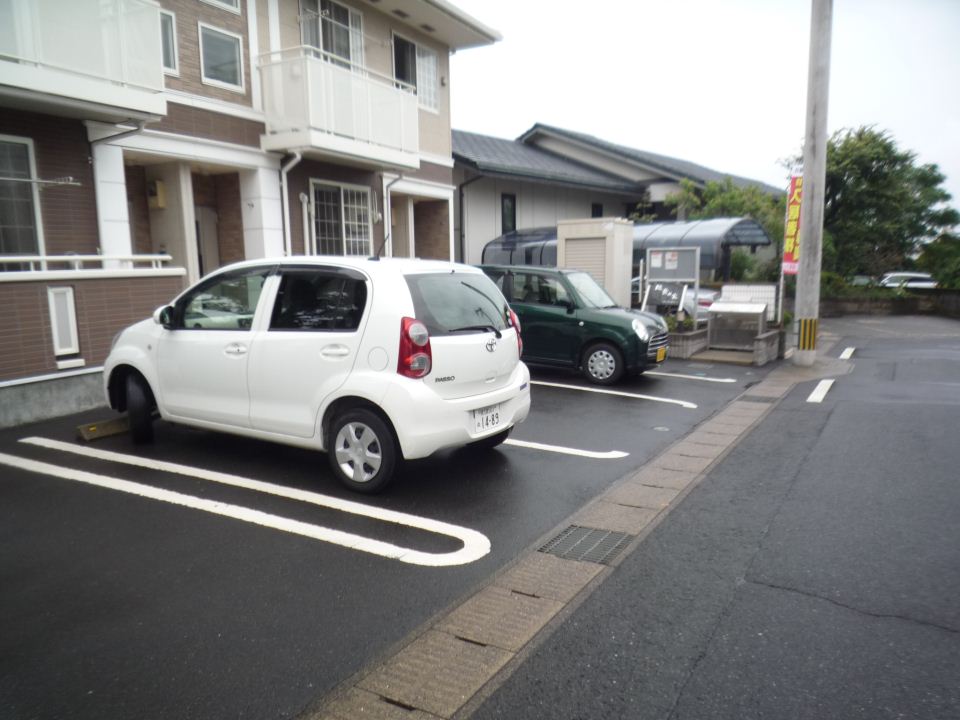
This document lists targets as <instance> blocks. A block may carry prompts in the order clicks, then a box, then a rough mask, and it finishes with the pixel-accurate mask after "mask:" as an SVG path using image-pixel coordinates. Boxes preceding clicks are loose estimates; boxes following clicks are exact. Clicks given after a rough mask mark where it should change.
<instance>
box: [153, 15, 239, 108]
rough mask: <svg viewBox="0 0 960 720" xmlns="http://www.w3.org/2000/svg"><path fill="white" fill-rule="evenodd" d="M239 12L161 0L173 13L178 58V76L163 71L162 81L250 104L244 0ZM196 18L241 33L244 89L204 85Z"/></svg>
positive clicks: (199, 92)
mask: <svg viewBox="0 0 960 720" xmlns="http://www.w3.org/2000/svg"><path fill="white" fill-rule="evenodd" d="M240 6H241V12H240V14H239V15H238V14H237V13H234V12H230V11H229V10H225V9H223V8H219V7H217V6H216V5H211V4H209V3H204V2H200V0H160V7H162V8H163V9H164V10H169V11H171V12H173V13H175V14H176V18H177V61H178V67H179V71H180V75H179V77H177V76H174V75H166V76H164V77H165V80H164V81H165V84H166V86H167V87H168V88H170V89H172V90H182V91H184V92H188V93H192V94H194V95H203V96H205V97H210V98H217V99H218V100H226V101H227V102H232V103H238V104H241V105H247V106H249V105H250V72H251V68H252V67H253V65H252V63H251V61H250V55H249V52H248V51H249V47H248V42H247V3H246V2H244V0H241V2H240ZM198 22H202V23H203V24H205V25H210V26H211V27H213V28H216V29H217V30H225V31H227V32H229V33H233V34H234V35H240V36H241V37H242V38H243V40H242V41H241V46H242V48H243V75H244V80H243V82H244V93H243V94H241V93H238V92H231V91H230V90H223V89H221V88H217V87H213V86H211V85H204V84H203V82H202V80H201V76H200V34H199V33H200V30H199V27H198V26H197V23H198Z"/></svg>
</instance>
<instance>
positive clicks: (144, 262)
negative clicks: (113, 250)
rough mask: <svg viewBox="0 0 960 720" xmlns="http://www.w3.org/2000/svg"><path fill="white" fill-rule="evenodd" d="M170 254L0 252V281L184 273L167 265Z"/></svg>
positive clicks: (171, 258)
mask: <svg viewBox="0 0 960 720" xmlns="http://www.w3.org/2000/svg"><path fill="white" fill-rule="evenodd" d="M172 260H173V257H172V256H170V255H167V254H152V255H151V254H142V255H74V254H71V253H67V254H66V255H0V283H2V282H17V281H21V280H34V279H36V278H37V277H38V276H40V275H43V276H46V275H56V276H58V277H67V276H69V277H76V278H77V279H81V278H84V277H114V276H119V277H136V276H164V277H165V276H168V275H183V274H184V273H185V272H186V271H185V270H184V269H183V268H179V267H169V266H168V265H167V263H169V262H171V261H172Z"/></svg>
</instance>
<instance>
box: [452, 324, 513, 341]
mask: <svg viewBox="0 0 960 720" xmlns="http://www.w3.org/2000/svg"><path fill="white" fill-rule="evenodd" d="M467 330H484V331H486V332H492V333H493V334H494V335H496V336H497V339H498V340H499V339H500V338H501V337H502V335H501V333H500V331H499V330H497V328H495V327H494V326H493V325H464V326H463V327H458V328H453V329H451V330H447V332H466V331H467Z"/></svg>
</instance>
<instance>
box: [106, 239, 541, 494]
mask: <svg viewBox="0 0 960 720" xmlns="http://www.w3.org/2000/svg"><path fill="white" fill-rule="evenodd" d="M521 348H522V346H521V340H520V327H519V322H518V320H517V317H516V315H515V314H514V313H513V311H511V310H510V307H509V306H508V305H507V301H506V299H505V298H504V297H503V295H502V294H501V293H500V291H499V290H498V289H497V287H496V286H495V285H494V283H493V282H491V280H490V279H489V278H488V277H487V276H486V275H484V274H483V273H482V272H481V271H480V270H478V269H477V268H474V267H470V266H468V265H459V264H456V263H449V262H439V261H438V262H434V261H420V260H396V259H389V258H386V259H383V260H379V259H376V258H351V257H298V258H295V259H294V258H283V259H266V260H256V261H248V262H243V263H238V264H236V265H231V266H228V267H226V268H223V269H221V270H219V271H217V272H215V273H213V274H211V275H209V276H207V277H205V278H204V279H203V280H201V281H200V282H199V283H198V284H197V285H195V286H193V287H191V288H189V289H188V290H186V291H185V292H183V293H182V294H181V295H180V296H178V297H177V298H176V299H174V300H173V301H172V302H171V304H170V305H168V306H166V307H162V308H159V309H158V310H157V311H156V312H155V313H154V315H153V318H151V319H148V320H143V321H142V322H139V323H137V324H136V325H133V326H131V327H129V328H127V329H126V330H123V331H121V332H120V333H118V334H117V337H115V338H114V341H113V345H112V348H111V350H110V354H109V356H108V357H107V360H106V362H105V363H104V368H103V377H104V390H105V392H106V395H107V400H108V401H109V403H110V406H111V407H113V408H114V409H116V410H118V411H121V412H123V411H126V413H127V414H128V416H129V421H130V433H131V436H132V438H133V440H134V442H138V443H142V442H149V441H151V440H152V439H153V424H152V423H153V420H154V415H155V414H159V416H160V417H161V418H162V419H164V420H168V421H170V422H175V423H182V424H185V425H192V426H195V427H200V428H205V429H210V430H220V431H225V432H230V433H235V434H237V435H243V436H246V437H252V438H258V439H261V440H270V441H275V442H279V443H285V444H289V445H296V446H300V447H305V448H312V449H317V450H325V451H326V452H327V455H328V458H329V463H330V467H331V468H332V470H333V472H334V475H336V477H337V478H338V479H339V480H340V481H341V482H342V483H344V484H345V485H346V486H347V487H349V488H351V489H353V490H357V491H359V492H376V491H377V490H380V489H381V488H383V487H384V486H385V485H386V484H387V483H388V482H389V481H390V479H391V477H392V475H393V471H394V469H395V468H396V466H397V464H398V463H399V462H401V461H402V460H403V459H413V458H422V457H426V456H427V455H430V454H432V453H433V452H435V451H437V450H440V449H441V448H448V447H457V446H463V445H475V446H478V447H494V446H495V445H498V444H499V443H501V442H503V441H504V440H505V439H506V438H507V436H508V435H509V433H510V430H511V429H512V428H513V426H514V425H516V424H517V423H519V422H522V421H523V420H524V419H525V418H526V417H527V414H528V412H529V410H530V374H529V371H528V370H527V367H526V365H524V363H522V362H521V361H520V353H521Z"/></svg>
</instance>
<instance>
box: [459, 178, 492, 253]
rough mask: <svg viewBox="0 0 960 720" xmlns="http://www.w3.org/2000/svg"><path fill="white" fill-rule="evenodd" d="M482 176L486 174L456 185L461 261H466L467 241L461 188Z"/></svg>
mask: <svg viewBox="0 0 960 720" xmlns="http://www.w3.org/2000/svg"><path fill="white" fill-rule="evenodd" d="M484 177H486V176H485V175H477V176H475V177H472V178H470V179H469V180H467V181H465V182H462V183H460V184H459V185H458V186H457V192H458V194H459V196H460V207H459V211H460V212H459V213H458V214H459V215H460V262H462V263H465V262H467V246H466V243H467V230H466V228H464V227H463V217H464V215H463V189H464V188H465V187H466V186H467V185H470V184H472V183H475V182H476V181H477V180H482V179H483V178H484ZM482 259H483V258H482V257H481V260H482Z"/></svg>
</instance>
